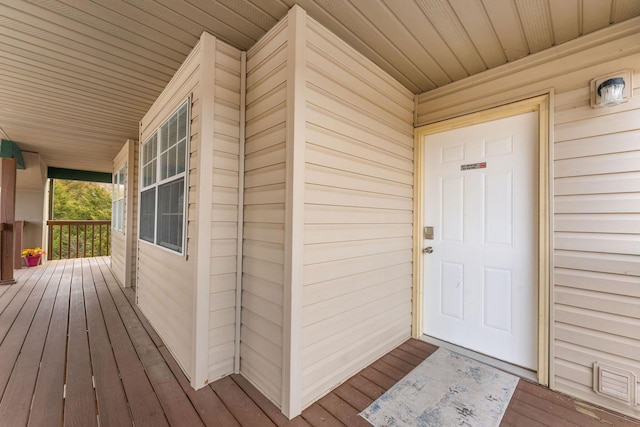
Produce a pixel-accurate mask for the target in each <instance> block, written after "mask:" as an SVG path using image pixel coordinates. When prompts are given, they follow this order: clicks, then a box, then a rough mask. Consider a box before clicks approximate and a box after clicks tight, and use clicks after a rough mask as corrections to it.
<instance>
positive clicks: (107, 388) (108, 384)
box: [82, 259, 133, 426]
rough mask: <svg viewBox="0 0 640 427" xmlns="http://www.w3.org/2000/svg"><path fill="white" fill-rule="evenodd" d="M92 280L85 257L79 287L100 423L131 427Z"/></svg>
mask: <svg viewBox="0 0 640 427" xmlns="http://www.w3.org/2000/svg"><path fill="white" fill-rule="evenodd" d="M94 283H95V279H94V277H93V274H92V272H91V264H90V262H89V260H88V259H83V260H82V289H83V292H84V301H85V309H86V316H87V334H88V336H89V350H90V352H91V365H92V368H93V376H94V380H95V381H94V383H95V392H96V398H97V399H98V416H99V420H100V424H101V425H108V426H111V425H113V426H127V425H129V426H130V425H133V423H132V420H131V417H130V416H129V405H128V403H127V398H126V396H125V393H124V388H123V385H122V381H121V380H120V373H119V371H118V367H117V366H116V359H115V357H114V355H113V349H112V345H111V341H109V336H108V334H107V328H106V325H105V323H104V316H103V313H102V308H101V307H100V302H99V301H98V295H97V293H96V289H95V284H94Z"/></svg>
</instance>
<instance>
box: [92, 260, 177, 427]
mask: <svg viewBox="0 0 640 427" xmlns="http://www.w3.org/2000/svg"><path fill="white" fill-rule="evenodd" d="M90 262H91V270H92V274H93V279H94V283H95V287H96V292H97V295H98V300H99V301H100V306H101V308H102V314H103V316H104V322H105V324H106V326H107V331H108V333H109V339H110V341H111V345H112V348H113V354H114V357H115V360H116V364H117V366H118V369H119V371H120V375H121V377H122V385H123V387H124V391H125V394H126V397H127V400H128V403H129V407H130V410H131V415H132V418H133V421H134V423H135V425H136V426H149V427H155V426H157V427H162V426H168V425H169V424H168V421H167V419H166V417H165V416H164V411H163V410H162V406H161V405H160V401H159V400H158V397H157V396H156V394H155V393H154V391H153V387H152V386H151V383H150V382H149V378H148V377H147V374H146V373H145V371H144V366H143V365H142V362H141V361H140V359H139V358H138V354H137V353H136V350H135V348H134V346H133V343H132V342H131V340H130V338H129V334H128V333H127V330H126V328H125V326H124V324H123V323H122V319H121V318H120V314H119V313H118V310H117V308H116V306H115V303H114V302H113V298H112V295H111V293H110V292H109V289H108V288H107V284H106V281H107V280H113V276H111V274H110V273H109V272H104V271H103V270H102V269H101V266H100V264H99V263H98V262H97V261H96V260H91V261H90ZM105 273H106V276H105V275H104V274H105Z"/></svg>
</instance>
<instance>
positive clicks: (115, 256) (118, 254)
mask: <svg viewBox="0 0 640 427" xmlns="http://www.w3.org/2000/svg"><path fill="white" fill-rule="evenodd" d="M125 250H126V236H125V235H124V233H121V232H119V231H116V230H113V229H112V230H111V272H112V273H113V277H115V278H116V280H117V281H118V284H120V286H124V284H125V272H126V269H125Z"/></svg>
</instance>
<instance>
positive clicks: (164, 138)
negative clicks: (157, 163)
mask: <svg viewBox="0 0 640 427" xmlns="http://www.w3.org/2000/svg"><path fill="white" fill-rule="evenodd" d="M168 146H169V123H168V122H167V123H165V124H163V125H162V127H161V128H160V152H162V151H165V150H166V149H167V147H168Z"/></svg>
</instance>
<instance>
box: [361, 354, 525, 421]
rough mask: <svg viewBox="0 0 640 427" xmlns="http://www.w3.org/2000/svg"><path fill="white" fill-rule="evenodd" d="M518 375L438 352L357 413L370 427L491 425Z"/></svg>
mask: <svg viewBox="0 0 640 427" xmlns="http://www.w3.org/2000/svg"><path fill="white" fill-rule="evenodd" d="M517 384H518V377H516V376H514V375H511V374H507V373H506V372H502V371H500V370H498V369H495V368H493V367H491V366H488V365H485V364H483V363H480V362H477V361H475V360H472V359H469V358H468V357H465V356H462V355H460V354H458V353H454V352H451V351H449V350H446V349H443V348H439V349H438V350H436V351H435V352H434V353H433V354H432V355H431V356H429V357H428V358H427V359H425V361H424V362H422V363H421V364H420V365H418V366H417V367H416V368H415V369H414V370H413V371H411V372H409V373H408V374H407V375H406V376H405V377H404V378H403V379H401V380H400V381H399V382H398V383H397V384H396V385H394V386H393V387H391V388H390V389H389V390H388V391H387V392H386V393H385V394H383V395H382V396H380V398H379V399H378V400H376V401H375V402H373V403H372V404H371V405H370V406H369V407H368V408H367V409H365V410H364V411H362V412H361V413H360V416H361V417H363V418H365V419H366V420H367V421H369V422H370V423H371V424H373V425H374V426H376V427H383V426H384V427H387V426H388V427H392V426H393V427H396V426H407V427H408V426H411V427H427V426H469V427H473V426H479V427H488V426H497V425H499V424H500V420H501V419H502V416H503V415H504V412H505V410H506V409H507V406H508V405H509V400H511V396H512V395H513V392H514V390H515V388H516V385H517Z"/></svg>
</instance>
